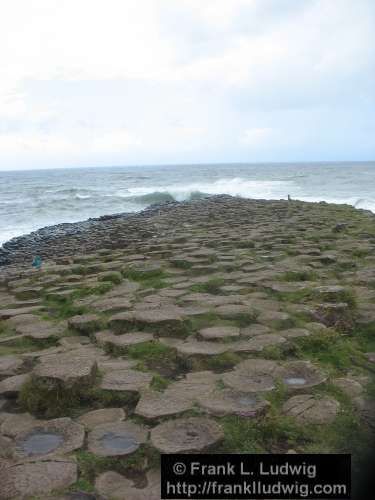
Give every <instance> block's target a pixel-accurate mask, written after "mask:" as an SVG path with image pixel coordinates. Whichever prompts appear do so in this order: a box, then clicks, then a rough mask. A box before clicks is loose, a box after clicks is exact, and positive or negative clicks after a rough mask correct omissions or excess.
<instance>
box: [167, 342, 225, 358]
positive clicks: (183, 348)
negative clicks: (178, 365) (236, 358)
mask: <svg viewBox="0 0 375 500" xmlns="http://www.w3.org/2000/svg"><path fill="white" fill-rule="evenodd" d="M175 348H176V349H177V352H178V353H179V354H182V355H184V356H196V355H197V356H215V355H217V354H222V353H223V352H226V351H227V350H228V346H227V345H226V344H225V343H215V342H204V341H198V340H194V339H189V340H186V341H185V342H183V341H181V342H178V343H177V344H176V345H175Z"/></svg>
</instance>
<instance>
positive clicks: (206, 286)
mask: <svg viewBox="0 0 375 500" xmlns="http://www.w3.org/2000/svg"><path fill="white" fill-rule="evenodd" d="M224 283H225V280H224V279H223V278H212V279H210V280H208V281H206V282H205V283H196V284H195V285H192V286H191V287H190V291H191V292H196V293H211V294H214V295H217V294H220V288H221V287H222V286H223V285H224Z"/></svg>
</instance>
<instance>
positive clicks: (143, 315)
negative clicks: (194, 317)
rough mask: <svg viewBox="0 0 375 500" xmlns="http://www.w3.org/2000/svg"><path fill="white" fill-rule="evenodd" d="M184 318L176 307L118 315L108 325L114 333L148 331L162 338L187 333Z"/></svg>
mask: <svg viewBox="0 0 375 500" xmlns="http://www.w3.org/2000/svg"><path fill="white" fill-rule="evenodd" d="M186 321H187V320H186V318H185V317H184V316H182V315H181V314H180V310H179V308H177V307H173V308H165V309H151V310H141V311H132V312H126V313H119V314H116V315H115V316H112V317H111V318H110V320H109V325H110V327H111V328H113V329H114V330H115V331H117V332H119V333H121V332H123V331H129V330H137V329H141V330H143V329H149V330H150V331H152V332H153V333H158V334H159V335H162V336H173V335H181V334H183V335H185V334H186V333H187V332H188V329H187V322H186Z"/></svg>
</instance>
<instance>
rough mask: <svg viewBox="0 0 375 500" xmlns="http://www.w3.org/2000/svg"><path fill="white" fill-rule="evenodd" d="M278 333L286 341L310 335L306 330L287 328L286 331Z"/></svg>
mask: <svg viewBox="0 0 375 500" xmlns="http://www.w3.org/2000/svg"><path fill="white" fill-rule="evenodd" d="M280 333H281V335H282V336H283V337H284V338H286V339H296V338H299V337H308V336H309V335H310V332H309V330H307V329H306V328H288V329H287V330H282V331H281V332H280Z"/></svg>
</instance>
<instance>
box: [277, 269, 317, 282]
mask: <svg viewBox="0 0 375 500" xmlns="http://www.w3.org/2000/svg"><path fill="white" fill-rule="evenodd" d="M317 278H318V274H317V273H316V272H314V271H287V272H286V273H285V274H283V275H282V276H281V280H283V281H288V282H289V281H291V282H295V281H315V280H316V279H317Z"/></svg>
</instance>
